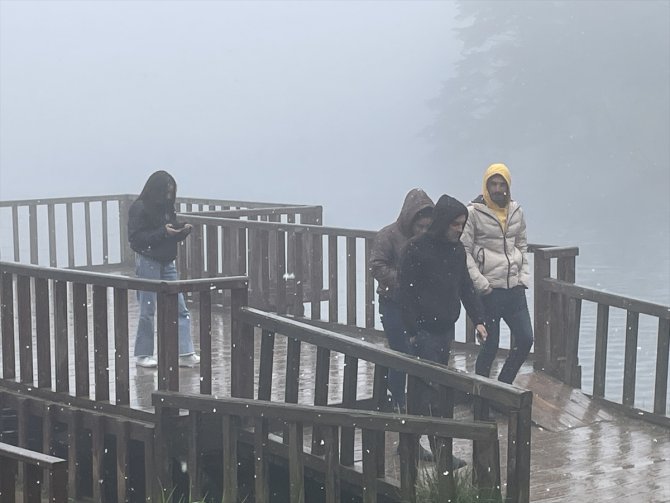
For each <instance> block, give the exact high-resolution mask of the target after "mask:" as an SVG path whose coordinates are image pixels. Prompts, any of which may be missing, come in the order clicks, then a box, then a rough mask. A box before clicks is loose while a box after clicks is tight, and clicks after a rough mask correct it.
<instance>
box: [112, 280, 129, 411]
mask: <svg viewBox="0 0 670 503" xmlns="http://www.w3.org/2000/svg"><path fill="white" fill-rule="evenodd" d="M128 336H129V334H128V290H126V289H125V288H115V289H114V354H115V358H114V368H115V373H114V380H115V381H114V382H115V384H116V388H115V389H116V404H117V405H128V404H129V403H130V369H129V360H130V349H129V347H128V345H129V342H128Z"/></svg>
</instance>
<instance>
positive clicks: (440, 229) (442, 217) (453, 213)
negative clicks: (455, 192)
mask: <svg viewBox="0 0 670 503" xmlns="http://www.w3.org/2000/svg"><path fill="white" fill-rule="evenodd" d="M460 215H465V218H466V220H467V218H468V209H467V208H466V207H465V205H464V204H463V203H462V202H460V201H459V200H458V199H454V198H453V197H451V196H448V195H447V194H444V195H443V196H441V197H440V199H438V201H437V204H436V205H435V208H433V223H432V224H430V227H429V228H428V233H429V234H431V235H433V236H434V237H435V238H437V239H444V238H445V235H446V232H447V228H448V227H449V224H450V223H451V222H452V221H453V220H454V219H455V218H456V217H458V216H460Z"/></svg>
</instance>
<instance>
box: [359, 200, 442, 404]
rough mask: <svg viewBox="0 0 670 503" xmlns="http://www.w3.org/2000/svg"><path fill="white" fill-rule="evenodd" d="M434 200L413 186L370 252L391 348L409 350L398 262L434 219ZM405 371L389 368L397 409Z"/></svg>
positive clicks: (403, 398)
mask: <svg viewBox="0 0 670 503" xmlns="http://www.w3.org/2000/svg"><path fill="white" fill-rule="evenodd" d="M433 206H434V204H433V201H432V200H431V199H430V197H428V195H427V194H426V193H425V192H424V191H423V190H421V189H412V190H410V191H409V192H408V193H407V195H406V196H405V202H404V203H403V205H402V209H401V210H400V215H398V218H397V219H396V221H395V222H393V223H392V224H390V225H387V226H386V227H384V228H383V229H381V230H380V231H379V232H378V233H377V236H376V237H375V240H374V242H373V243H372V249H371V252H370V263H369V267H370V272H371V273H372V276H373V277H374V278H375V279H376V280H377V282H378V285H379V286H378V288H377V294H378V296H379V313H380V315H381V321H382V325H383V326H384V333H385V334H386V337H387V339H388V343H389V346H390V348H391V349H394V350H396V351H400V352H402V353H408V354H409V353H410V352H411V351H410V347H409V341H408V335H407V330H406V328H405V324H404V322H403V319H402V308H401V306H400V304H399V302H398V264H399V261H400V255H401V253H402V250H403V248H404V247H405V245H406V244H407V242H408V241H409V240H410V239H411V238H412V237H414V236H417V235H419V234H421V233H422V232H425V231H426V229H427V228H428V226H429V225H430V223H431V222H432V217H431V214H432V211H433ZM405 381H406V376H405V373H404V372H401V371H398V370H394V369H389V376H388V389H389V391H390V392H391V397H392V401H393V405H394V407H395V408H400V409H404V408H405Z"/></svg>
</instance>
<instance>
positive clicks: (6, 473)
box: [0, 442, 67, 503]
mask: <svg viewBox="0 0 670 503" xmlns="http://www.w3.org/2000/svg"><path fill="white" fill-rule="evenodd" d="M19 464H21V465H23V469H22V470H19V469H18V468H19ZM66 468H67V461H66V460H64V459H60V458H56V457H54V456H49V455H47V454H42V453H40V452H35V451H31V450H28V449H23V448H21V447H16V446H13V445H10V444H5V443H2V442H0V496H1V498H0V499H1V500H2V502H3V503H13V502H14V501H16V489H17V486H18V487H19V488H21V493H22V500H21V501H25V502H27V503H30V502H35V501H36V502H39V501H42V496H43V497H44V499H45V500H46V501H54V502H55V501H62V502H65V501H67V471H66ZM40 471H41V472H42V474H40V473H39V472H40ZM36 472H37V473H36ZM19 474H20V475H19ZM35 475H38V476H39V475H41V476H42V480H43V481H44V483H43V484H40V483H39V479H38V478H37V477H36V476H35ZM40 493H42V494H40Z"/></svg>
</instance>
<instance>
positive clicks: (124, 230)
mask: <svg viewBox="0 0 670 503" xmlns="http://www.w3.org/2000/svg"><path fill="white" fill-rule="evenodd" d="M132 203H133V201H132V199H131V197H130V196H126V197H124V198H120V199H119V250H120V254H121V263H122V264H124V265H127V266H132V265H133V262H134V261H135V252H134V251H133V250H132V248H130V243H129V242H128V211H129V210H130V205H131V204H132Z"/></svg>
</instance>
